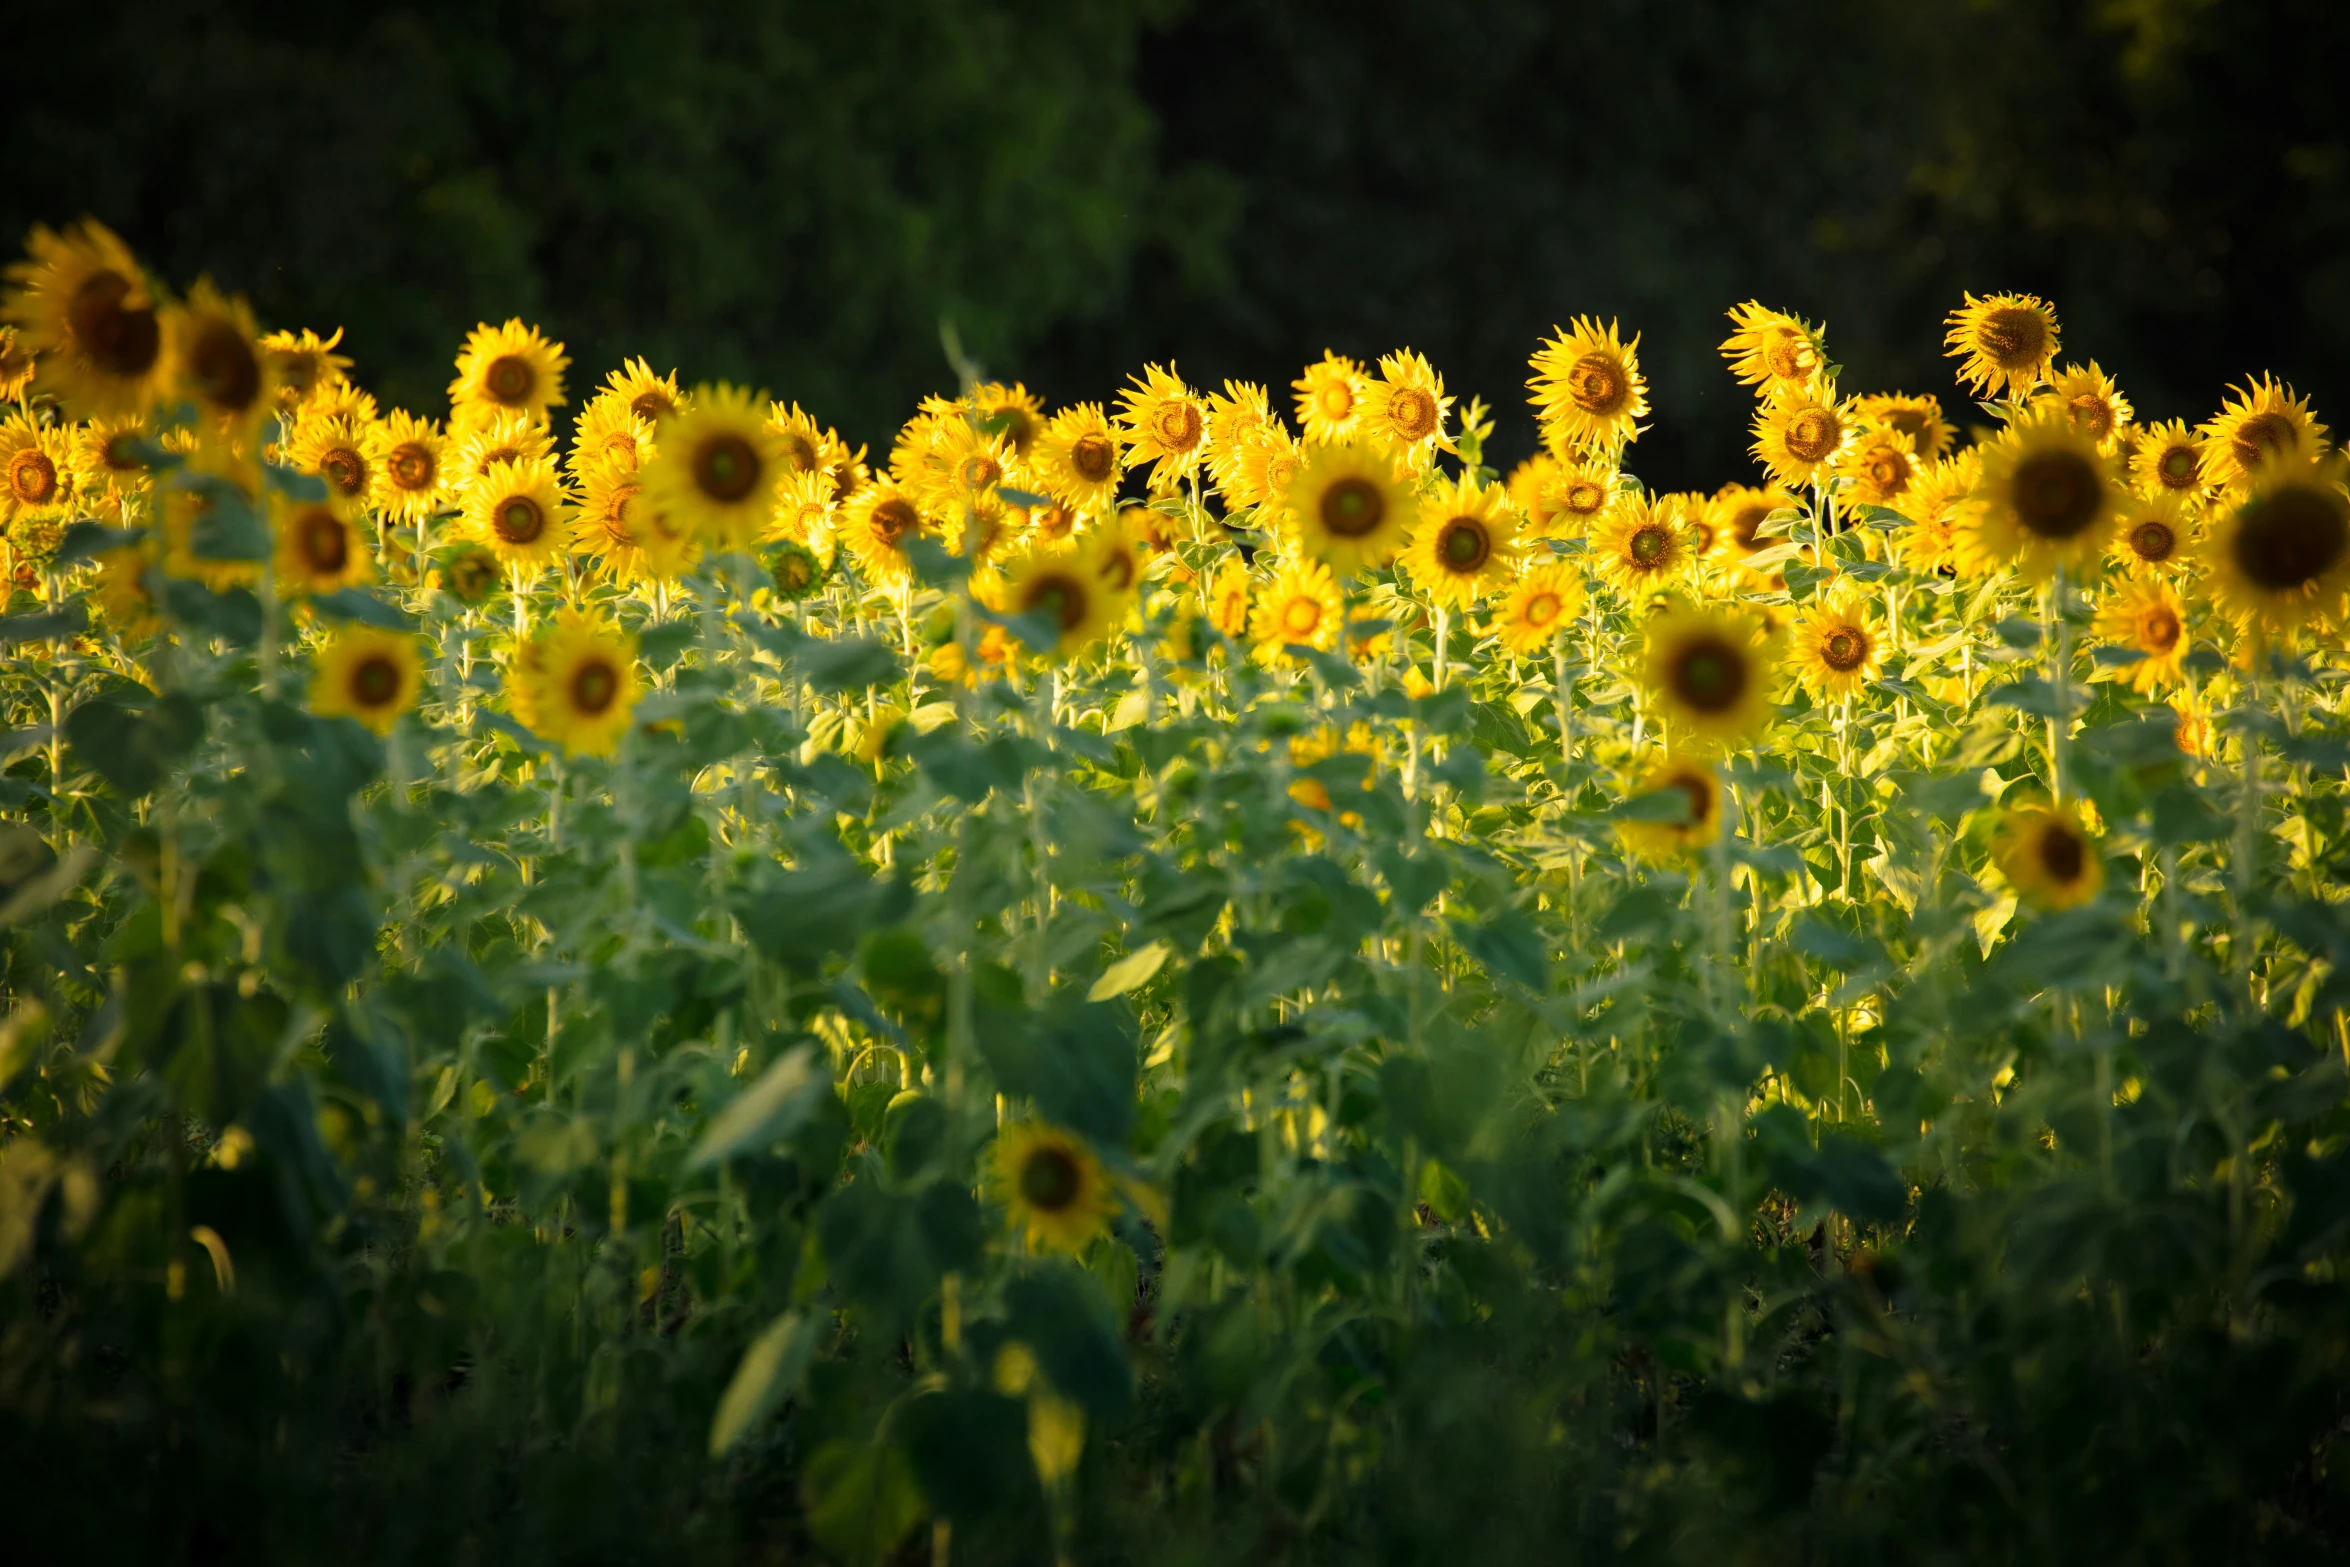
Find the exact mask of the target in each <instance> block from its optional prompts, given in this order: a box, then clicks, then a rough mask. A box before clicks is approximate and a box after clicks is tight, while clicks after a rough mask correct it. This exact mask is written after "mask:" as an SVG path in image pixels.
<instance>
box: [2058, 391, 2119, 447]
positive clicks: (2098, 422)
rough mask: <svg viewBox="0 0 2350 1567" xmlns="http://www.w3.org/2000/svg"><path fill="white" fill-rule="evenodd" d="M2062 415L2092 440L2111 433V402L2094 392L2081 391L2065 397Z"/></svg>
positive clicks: (2100, 439)
mask: <svg viewBox="0 0 2350 1567" xmlns="http://www.w3.org/2000/svg"><path fill="white" fill-rule="evenodd" d="M2064 416H2065V418H2066V419H2068V420H2070V421H2071V423H2072V427H2073V428H2074V429H2076V430H2078V431H2080V432H2081V433H2082V434H2083V435H2085V436H2087V437H2089V439H2090V440H2092V441H2102V440H2104V439H2105V438H2106V437H2107V436H2109V435H2111V434H2113V404H2111V403H2109V402H2107V401H2106V400H2105V399H2104V398H2102V397H2100V396H2098V395H2097V394H2096V393H2095V392H2082V393H2079V394H2078V395H2076V396H2073V397H2071V398H2068V399H2066V401H2065V405H2064Z"/></svg>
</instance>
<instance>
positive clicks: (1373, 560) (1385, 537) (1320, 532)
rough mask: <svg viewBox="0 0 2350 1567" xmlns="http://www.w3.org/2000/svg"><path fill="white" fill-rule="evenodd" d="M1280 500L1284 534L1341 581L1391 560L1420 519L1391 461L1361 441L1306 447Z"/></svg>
mask: <svg viewBox="0 0 2350 1567" xmlns="http://www.w3.org/2000/svg"><path fill="white" fill-rule="evenodd" d="M1285 499H1286V501H1287V507H1286V515H1285V516H1284V518H1283V523H1284V525H1285V527H1286V528H1287V529H1288V531H1289V533H1290V536H1291V537H1293V538H1294V539H1295V540H1296V541H1297V544H1298V547H1299V548H1300V549H1301V550H1303V551H1304V553H1305V554H1306V555H1307V556H1308V557H1310V558H1312V559H1314V560H1318V561H1321V562H1323V563H1324V564H1326V565H1328V566H1329V567H1330V569H1331V570H1332V571H1334V572H1336V573H1338V574H1339V575H1341V576H1352V575H1354V574H1355V573H1356V572H1358V571H1369V570H1376V569H1378V568H1379V567H1381V566H1384V565H1386V564H1387V563H1388V562H1389V561H1391V560H1393V559H1394V558H1395V556H1396V553H1397V552H1398V551H1399V550H1401V549H1402V548H1403V543H1404V540H1405V539H1407V538H1409V537H1410V536H1411V531H1412V528H1413V526H1414V525H1415V524H1416V523H1417V521H1418V520H1419V515H1420V503H1419V497H1418V495H1417V494H1416V493H1415V492H1414V491H1413V489H1412V487H1411V485H1410V483H1409V482H1408V481H1407V480H1406V479H1405V477H1404V476H1403V474H1402V473H1400V472H1399V471H1398V470H1397V467H1396V463H1395V459H1394V458H1393V457H1392V456H1390V455H1389V454H1388V453H1387V452H1386V451H1385V450H1383V449H1381V448H1380V447H1378V446H1375V445H1373V444H1372V443H1370V442H1368V441H1340V442H1337V443H1334V444H1321V445H1317V444H1313V443H1310V442H1309V443H1308V444H1307V446H1306V450H1305V461H1304V463H1303V465H1302V466H1301V467H1300V468H1299V469H1298V473H1297V477H1296V478H1294V479H1292V480H1291V481H1290V482H1289V490H1288V494H1287V495H1286V497H1285Z"/></svg>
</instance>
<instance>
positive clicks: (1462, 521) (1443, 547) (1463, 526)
mask: <svg viewBox="0 0 2350 1567" xmlns="http://www.w3.org/2000/svg"><path fill="white" fill-rule="evenodd" d="M1436 558H1437V559H1438V560H1440V561H1442V562H1443V563H1444V566H1445V569H1446V570H1448V571H1454V572H1458V573H1460V574H1461V575H1463V576H1467V575H1468V574H1470V573H1471V572H1474V571H1476V570H1477V569H1479V568H1480V567H1482V566H1483V565H1484V564H1485V563H1486V562H1487V561H1489V560H1491V559H1492V558H1493V537H1492V535H1491V534H1489V533H1487V532H1486V531H1485V524H1484V523H1483V522H1481V521H1479V520H1478V519H1477V518H1475V517H1455V518H1453V519H1452V520H1451V521H1449V522H1447V523H1446V524H1445V525H1444V531H1443V532H1442V533H1441V534H1439V535H1438V536H1437V539H1436Z"/></svg>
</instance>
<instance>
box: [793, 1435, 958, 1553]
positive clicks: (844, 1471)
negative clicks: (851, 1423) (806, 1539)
mask: <svg viewBox="0 0 2350 1567" xmlns="http://www.w3.org/2000/svg"><path fill="white" fill-rule="evenodd" d="M800 1502H801V1505H802V1507H803V1508H804V1509H805V1517H806V1519H807V1524H808V1533H809V1534H810V1535H811V1536H813V1537H814V1539H815V1541H816V1543H817V1544H818V1545H820V1546H822V1547H823V1548H824V1549H825V1550H826V1551H828V1552H830V1553H831V1554H832V1555H834V1556H836V1557H838V1558H839V1559H840V1560H841V1561H842V1562H844V1563H847V1564H849V1567H873V1564H878V1563H880V1562H881V1561H882V1560H884V1559H885V1558H886V1557H888V1556H889V1554H890V1553H891V1552H892V1551H894V1550H896V1549H897V1545H898V1542H899V1541H900V1540H903V1539H904V1538H905V1537H906V1536H907V1535H908V1534H910V1533H912V1532H913V1528H914V1526H915V1525H916V1524H918V1523H920V1522H921V1521H922V1518H923V1514H924V1513H925V1512H926V1511H927V1510H928V1509H927V1507H926V1505H925V1503H924V1502H923V1499H922V1491H921V1488H920V1487H919V1486H918V1485H916V1484H915V1481H914V1470H913V1466H912V1465H911V1464H909V1463H908V1462H907V1460H906V1455H905V1453H904V1452H903V1451H901V1450H900V1449H899V1448H898V1447H897V1446H895V1445H894V1444H891V1443H877V1444H868V1443H864V1442H851V1441H845V1440H841V1439H838V1438H836V1439H834V1440H833V1441H830V1442H827V1443H825V1444H824V1445H823V1446H822V1447H819V1448H817V1449H816V1451H815V1452H813V1453H811V1454H809V1455H808V1460H807V1462H806V1463H805V1464H804V1465H802V1466H801V1469H800Z"/></svg>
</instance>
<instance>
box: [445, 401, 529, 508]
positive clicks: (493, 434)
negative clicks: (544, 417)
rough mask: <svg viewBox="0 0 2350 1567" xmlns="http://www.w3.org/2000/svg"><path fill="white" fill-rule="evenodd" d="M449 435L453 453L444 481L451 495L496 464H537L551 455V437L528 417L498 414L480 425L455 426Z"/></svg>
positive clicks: (526, 415)
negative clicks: (455, 447) (452, 439)
mask: <svg viewBox="0 0 2350 1567" xmlns="http://www.w3.org/2000/svg"><path fill="white" fill-rule="evenodd" d="M452 435H453V436H454V438H455V440H456V442H457V452H456V456H455V457H454V459H453V460H452V461H451V463H450V466H449V475H448V478H447V480H446V483H447V486H448V488H449V489H450V490H452V491H458V490H462V489H464V488H465V487H466V486H467V485H469V484H471V483H472V482H473V481H475V480H477V479H479V478H480V477H481V476H482V475H483V474H485V473H488V472H489V471H490V469H491V468H493V467H495V466H496V465H497V464H499V463H502V462H510V463H529V462H537V461H539V460H540V459H541V458H548V457H552V456H553V455H554V453H555V437H554V436H553V435H552V434H550V433H549V432H548V430H547V427H546V426H545V425H543V424H541V423H539V422H538V421H537V420H535V419H533V418H531V417H530V416H529V415H528V414H499V415H498V416H497V417H495V418H494V419H491V420H490V421H488V422H487V423H484V424H476V425H467V426H459V427H458V428H457V429H456V430H454V431H452Z"/></svg>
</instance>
